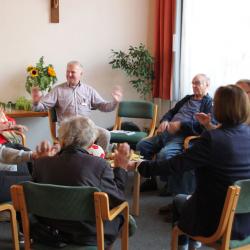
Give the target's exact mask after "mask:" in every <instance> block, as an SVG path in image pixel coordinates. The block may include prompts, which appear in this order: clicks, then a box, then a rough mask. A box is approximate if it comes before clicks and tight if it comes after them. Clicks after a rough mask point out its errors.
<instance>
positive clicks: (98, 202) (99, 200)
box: [94, 192, 128, 221]
mask: <svg viewBox="0 0 250 250" xmlns="http://www.w3.org/2000/svg"><path fill="white" fill-rule="evenodd" d="M94 200H95V206H97V207H100V209H101V217H102V218H103V219H105V220H110V221H112V220H113V219H114V218H116V217H117V216H118V215H119V214H120V213H122V212H123V211H125V213H126V210H127V212H128V202H126V201H124V202H122V203H121V204H120V205H118V206H116V207H114V208H112V209H111V210H110V209H109V197H108V195H107V194H106V193H104V192H95V193H94Z"/></svg>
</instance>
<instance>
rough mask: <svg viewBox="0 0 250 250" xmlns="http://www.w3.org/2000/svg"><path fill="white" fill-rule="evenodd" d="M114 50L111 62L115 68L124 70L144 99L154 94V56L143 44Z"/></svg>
mask: <svg viewBox="0 0 250 250" xmlns="http://www.w3.org/2000/svg"><path fill="white" fill-rule="evenodd" d="M111 51H112V56H111V57H112V60H111V61H110V62H109V64H111V65H112V68H113V69H121V70H123V71H124V72H125V73H126V74H127V76H129V77H130V81H129V82H130V83H131V85H132V86H133V87H134V88H135V89H136V91H137V92H138V93H139V95H140V96H141V97H143V98H144V99H147V98H150V97H151V94H152V81H153V79H154V58H153V57H152V56H151V55H150V53H149V51H148V50H147V49H146V48H145V46H144V45H143V44H140V45H139V46H138V47H136V46H129V49H128V52H123V51H121V50H120V51H114V50H111Z"/></svg>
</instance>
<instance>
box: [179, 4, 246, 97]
mask: <svg viewBox="0 0 250 250" xmlns="http://www.w3.org/2000/svg"><path fill="white" fill-rule="evenodd" d="M249 9H250V1H249V0H237V1H236V0H184V2H183V17H182V42H181V69H180V71H181V80H180V84H181V89H180V90H181V96H182V97H183V96H184V95H186V94H190V93H192V86H191V81H192V78H193V76H194V75H196V74H197V73H205V74H207V75H208V77H210V79H211V87H210V91H209V92H210V94H211V95H213V94H214V91H215V90H216V88H217V87H218V86H220V85H225V84H232V83H235V82H236V81H237V80H239V79H241V78H248V79H250V12H249Z"/></svg>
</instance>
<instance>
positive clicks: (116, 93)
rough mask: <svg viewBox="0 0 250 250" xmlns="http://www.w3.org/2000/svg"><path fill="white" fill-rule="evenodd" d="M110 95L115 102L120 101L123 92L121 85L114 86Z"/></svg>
mask: <svg viewBox="0 0 250 250" xmlns="http://www.w3.org/2000/svg"><path fill="white" fill-rule="evenodd" d="M112 96H113V98H114V100H115V102H120V101H121V100H122V97H123V92H122V88H121V86H116V87H115V88H114V90H113V92H112Z"/></svg>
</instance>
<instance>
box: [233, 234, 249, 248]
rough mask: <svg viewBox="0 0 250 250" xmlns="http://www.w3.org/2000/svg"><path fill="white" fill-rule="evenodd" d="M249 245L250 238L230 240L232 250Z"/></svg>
mask: <svg viewBox="0 0 250 250" xmlns="http://www.w3.org/2000/svg"><path fill="white" fill-rule="evenodd" d="M248 244H250V236H248V237H247V238H245V239H244V240H230V249H234V248H237V247H242V246H245V245H248Z"/></svg>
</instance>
